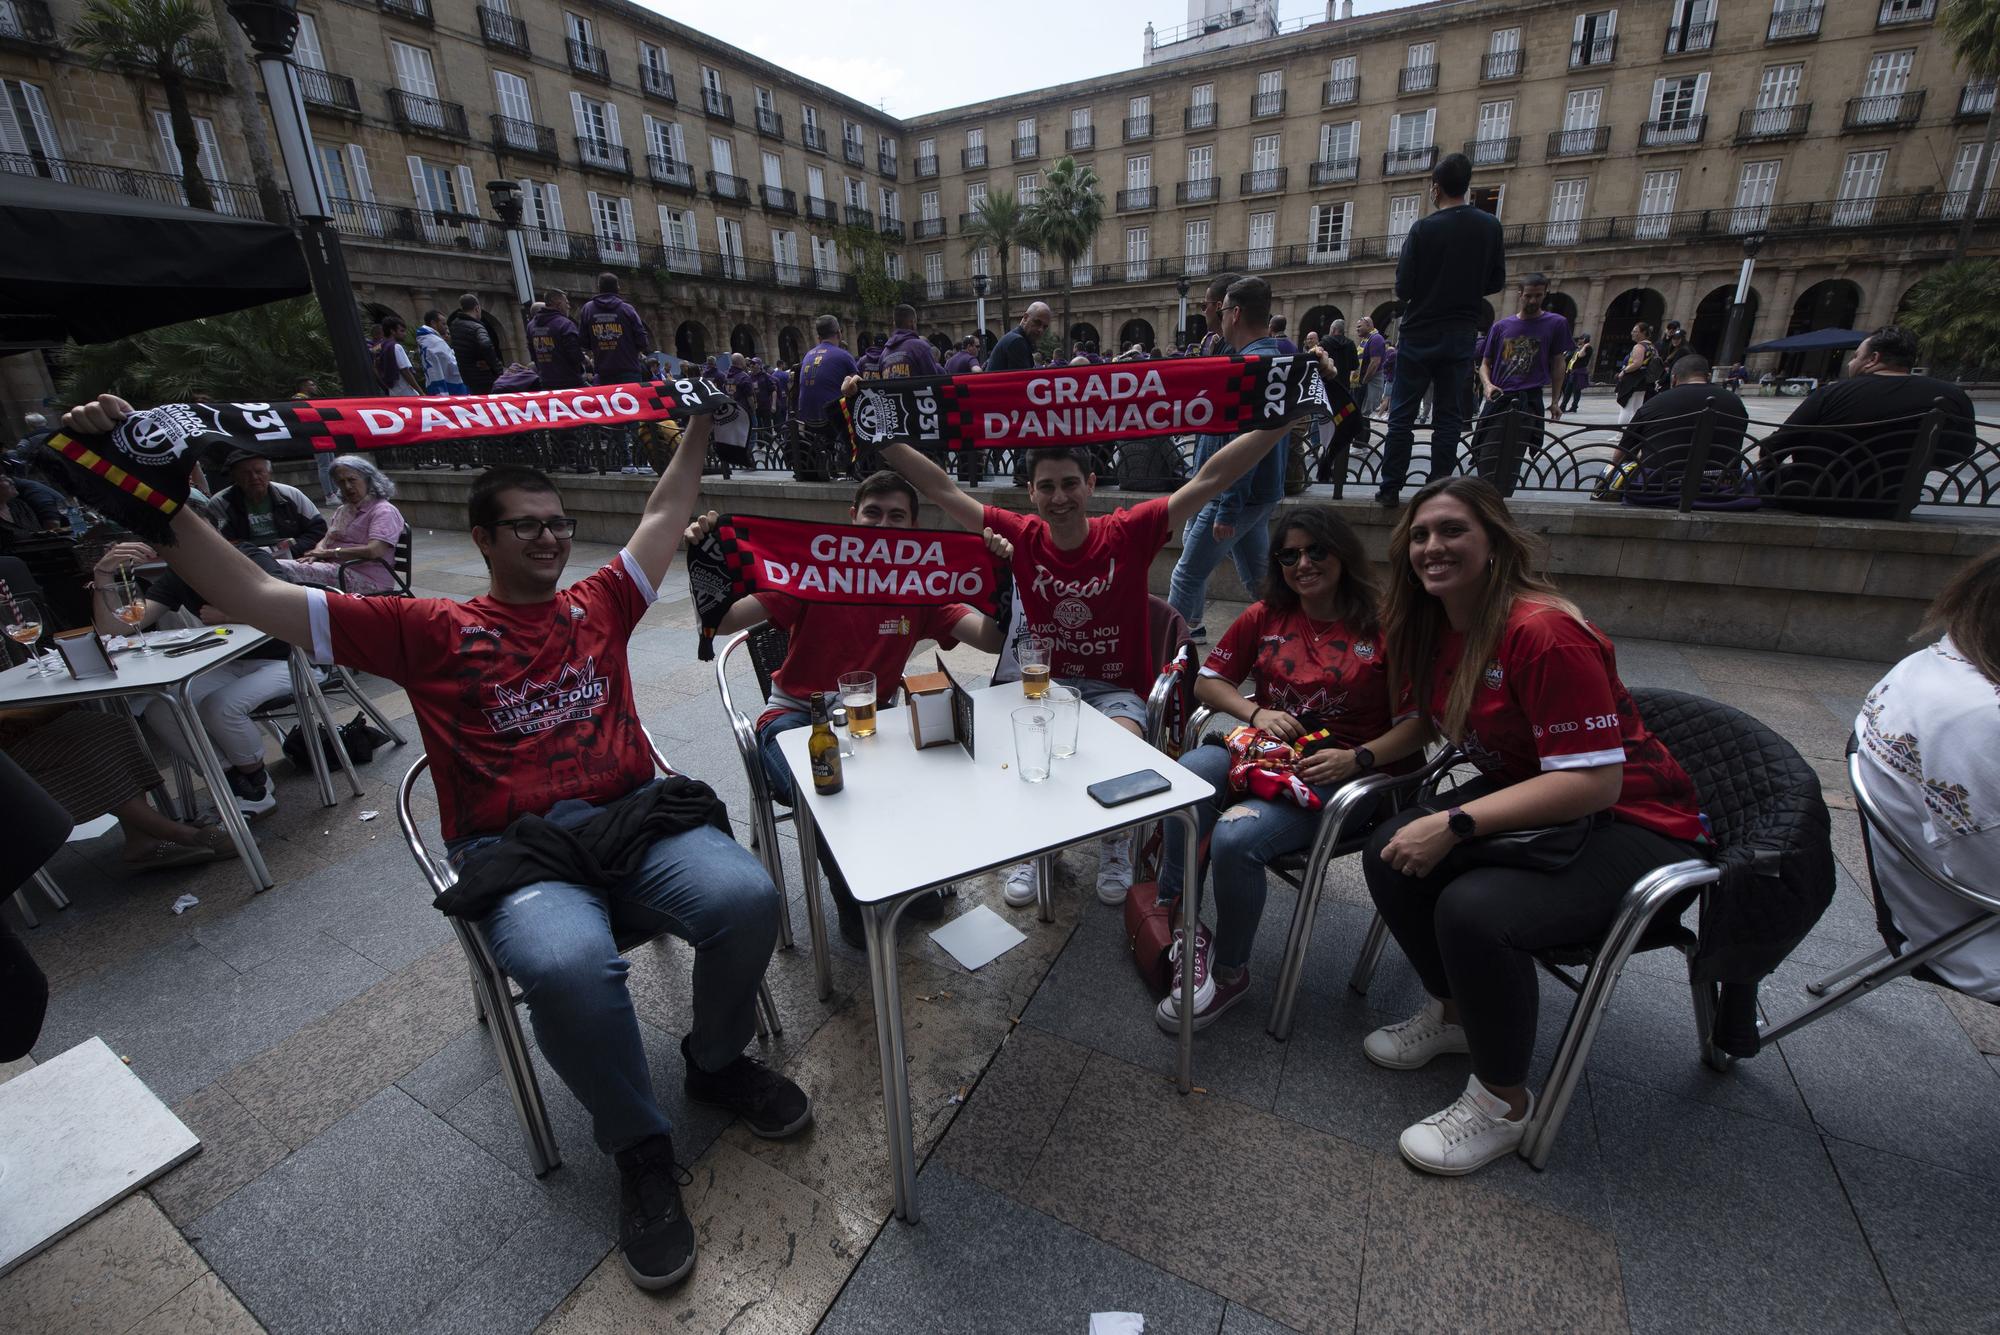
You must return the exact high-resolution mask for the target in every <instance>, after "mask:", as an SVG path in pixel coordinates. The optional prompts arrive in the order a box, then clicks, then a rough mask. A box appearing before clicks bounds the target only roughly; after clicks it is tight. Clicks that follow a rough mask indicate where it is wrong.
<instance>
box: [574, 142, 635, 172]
mask: <svg viewBox="0 0 2000 1335" xmlns="http://www.w3.org/2000/svg"><path fill="white" fill-rule="evenodd" d="M576 157H577V161H579V162H581V163H582V164H583V165H584V166H586V167H589V168H591V169H593V170H595V171H601V172H610V173H612V174H613V175H616V176H630V175H631V174H632V150H631V149H629V148H627V147H625V145H623V144H614V143H612V142H611V141H610V140H609V139H593V138H591V137H590V136H589V135H583V134H580V135H578V136H577V137H576Z"/></svg>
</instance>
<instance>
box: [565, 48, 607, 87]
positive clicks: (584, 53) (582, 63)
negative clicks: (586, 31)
mask: <svg viewBox="0 0 2000 1335" xmlns="http://www.w3.org/2000/svg"><path fill="white" fill-rule="evenodd" d="M565 45H566V46H567V47H568V48H569V67H570V69H572V70H574V71H575V72H576V73H578V74H581V75H582V76H583V77H584V78H586V79H595V80H597V81H598V82H599V83H610V82H611V58H610V57H609V56H607V55H605V54H604V48H603V47H601V46H592V45H591V44H590V43H589V42H579V41H578V40H577V39H576V38H574V37H572V38H570V39H569V40H568V41H567V42H566V43H565Z"/></svg>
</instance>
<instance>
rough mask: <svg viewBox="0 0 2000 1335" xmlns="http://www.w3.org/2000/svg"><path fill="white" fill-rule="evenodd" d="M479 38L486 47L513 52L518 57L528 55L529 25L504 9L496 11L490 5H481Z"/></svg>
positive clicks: (479, 11) (479, 10) (478, 11)
mask: <svg viewBox="0 0 2000 1335" xmlns="http://www.w3.org/2000/svg"><path fill="white" fill-rule="evenodd" d="M477 13H478V15H479V37H480V40H482V41H484V42H485V43H486V45H488V46H491V47H495V48H497V49H499V50H501V51H512V52H514V53H515V54H516V55H522V56H525V55H527V54H528V25H527V24H525V23H523V22H521V20H519V19H517V18H515V17H514V16H513V15H512V14H509V13H508V12H507V11H506V10H504V9H494V8H493V7H491V6H490V5H480V6H479V7H478V9H477Z"/></svg>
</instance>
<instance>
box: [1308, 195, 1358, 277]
mask: <svg viewBox="0 0 2000 1335" xmlns="http://www.w3.org/2000/svg"><path fill="white" fill-rule="evenodd" d="M1353 221H1354V204H1353V203H1352V201H1348V202H1344V203H1340V204H1315V205H1313V207H1312V228H1311V241H1310V242H1309V243H1308V246H1307V250H1306V259H1307V261H1308V262H1310V263H1313V264H1338V263H1341V262H1343V261H1345V260H1346V259H1347V238H1348V234H1349V230H1350V227H1351V225H1352V223H1353Z"/></svg>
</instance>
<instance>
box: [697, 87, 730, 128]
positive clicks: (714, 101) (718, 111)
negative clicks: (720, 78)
mask: <svg viewBox="0 0 2000 1335" xmlns="http://www.w3.org/2000/svg"><path fill="white" fill-rule="evenodd" d="M701 114H702V115H704V116H713V117H714V118H715V119H717V120H719V121H728V122H730V123H731V124H732V125H733V124H735V122H736V99H735V98H733V97H731V96H730V95H729V94H727V93H725V92H722V91H721V90H720V89H716V88H703V89H702V90H701Z"/></svg>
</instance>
